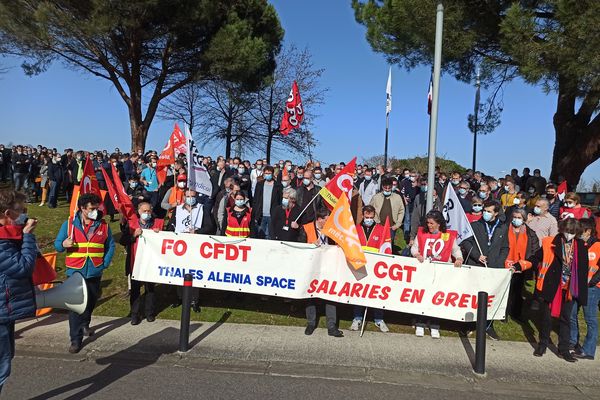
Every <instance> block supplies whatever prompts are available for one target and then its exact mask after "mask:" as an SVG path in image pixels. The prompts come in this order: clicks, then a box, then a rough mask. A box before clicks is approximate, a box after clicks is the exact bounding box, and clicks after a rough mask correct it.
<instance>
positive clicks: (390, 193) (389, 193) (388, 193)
mask: <svg viewBox="0 0 600 400" xmlns="http://www.w3.org/2000/svg"><path fill="white" fill-rule="evenodd" d="M383 195H384V196H385V197H389V196H391V195H392V192H391V191H387V190H384V191H383Z"/></svg>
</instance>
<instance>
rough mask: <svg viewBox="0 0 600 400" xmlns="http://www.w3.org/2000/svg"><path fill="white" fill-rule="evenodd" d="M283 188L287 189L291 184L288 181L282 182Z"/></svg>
mask: <svg viewBox="0 0 600 400" xmlns="http://www.w3.org/2000/svg"><path fill="white" fill-rule="evenodd" d="M281 186H283V187H284V188H286V187H288V186H290V183H289V182H288V181H281Z"/></svg>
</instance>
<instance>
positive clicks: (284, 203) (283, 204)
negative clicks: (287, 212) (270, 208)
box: [281, 198, 290, 208]
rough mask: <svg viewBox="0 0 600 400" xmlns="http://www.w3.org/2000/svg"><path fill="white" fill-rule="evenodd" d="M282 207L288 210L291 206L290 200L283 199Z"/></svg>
mask: <svg viewBox="0 0 600 400" xmlns="http://www.w3.org/2000/svg"><path fill="white" fill-rule="evenodd" d="M281 205H282V206H283V207H284V208H287V206H289V205H290V199H286V198H283V199H281Z"/></svg>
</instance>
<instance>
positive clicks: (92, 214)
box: [87, 210, 98, 221]
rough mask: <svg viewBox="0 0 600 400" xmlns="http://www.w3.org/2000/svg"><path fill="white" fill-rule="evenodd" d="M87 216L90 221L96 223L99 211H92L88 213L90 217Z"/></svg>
mask: <svg viewBox="0 0 600 400" xmlns="http://www.w3.org/2000/svg"><path fill="white" fill-rule="evenodd" d="M87 216H88V218H89V219H91V220H92V221H95V220H96V218H98V210H93V211H90V212H89V213H88V215H87Z"/></svg>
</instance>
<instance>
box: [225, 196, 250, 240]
mask: <svg viewBox="0 0 600 400" xmlns="http://www.w3.org/2000/svg"><path fill="white" fill-rule="evenodd" d="M234 201H235V205H234V206H233V207H232V208H228V209H227V219H226V220H225V224H226V225H225V236H230V237H239V238H247V237H249V236H250V224H251V222H252V209H251V208H249V207H248V206H247V203H248V198H247V197H246V194H245V193H244V191H242V190H240V191H239V192H237V193H236V194H235V195H234Z"/></svg>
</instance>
